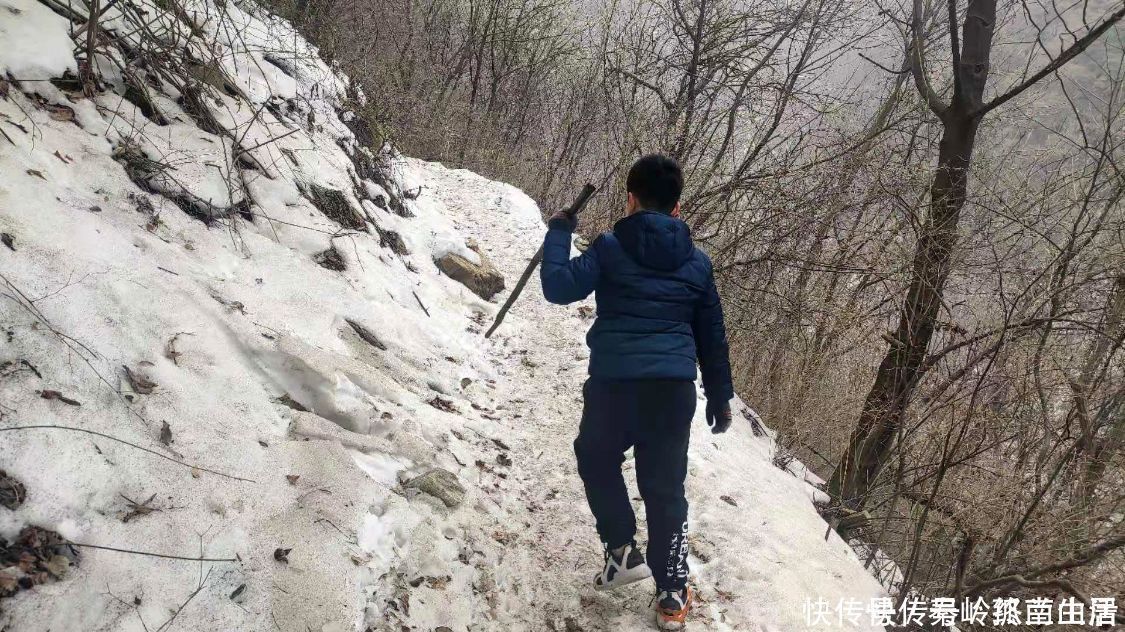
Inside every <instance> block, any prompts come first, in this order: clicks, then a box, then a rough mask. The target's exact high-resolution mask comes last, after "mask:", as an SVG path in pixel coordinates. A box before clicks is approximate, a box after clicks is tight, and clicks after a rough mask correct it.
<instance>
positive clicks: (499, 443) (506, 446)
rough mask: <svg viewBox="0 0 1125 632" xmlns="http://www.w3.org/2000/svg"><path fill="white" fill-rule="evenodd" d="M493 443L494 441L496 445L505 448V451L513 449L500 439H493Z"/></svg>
mask: <svg viewBox="0 0 1125 632" xmlns="http://www.w3.org/2000/svg"><path fill="white" fill-rule="evenodd" d="M492 443H494V444H495V445H496V447H498V448H500V449H501V450H504V451H505V452H508V451H511V448H509V447H508V444H507V443H504V442H503V441H501V440H499V439H493V440H492Z"/></svg>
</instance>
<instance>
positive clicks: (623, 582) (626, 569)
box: [594, 542, 652, 590]
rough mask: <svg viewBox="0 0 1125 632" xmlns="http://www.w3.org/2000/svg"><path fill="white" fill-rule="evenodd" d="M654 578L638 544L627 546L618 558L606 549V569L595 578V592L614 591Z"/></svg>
mask: <svg viewBox="0 0 1125 632" xmlns="http://www.w3.org/2000/svg"><path fill="white" fill-rule="evenodd" d="M649 577H652V571H651V570H649V567H648V564H646V563H645V556H644V555H642V554H641V552H640V551H639V550H638V549H637V543H636V542H632V543H629V544H626V545H625V550H624V551H622V552H621V556H620V557H618V556H616V555H614V554H613V551H610V550H609V549H606V552H605V568H604V569H602V572H601V573H599V574H598V575H597V576H596V577H594V590H614V589H616V588H620V587H622V586H627V585H629V584H632V583H635V582H639V581H641V580H642V579H648V578H649Z"/></svg>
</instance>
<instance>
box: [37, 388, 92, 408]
mask: <svg viewBox="0 0 1125 632" xmlns="http://www.w3.org/2000/svg"><path fill="white" fill-rule="evenodd" d="M39 396H40V397H42V398H43V399H57V400H59V401H60V402H62V403H64V404H69V405H71V406H81V405H82V404H81V403H80V402H78V401H77V400H74V399H71V398H69V397H67V396H66V395H63V394H62V393H60V392H58V391H52V390H42V391H39Z"/></svg>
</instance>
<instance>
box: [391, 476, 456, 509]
mask: <svg viewBox="0 0 1125 632" xmlns="http://www.w3.org/2000/svg"><path fill="white" fill-rule="evenodd" d="M403 487H409V488H412V489H417V490H419V491H422V492H425V493H427V494H429V495H431V496H433V497H434V498H437V499H439V500H441V502H443V503H445V506H446V507H449V508H450V509H452V508H454V507H457V506H458V505H460V504H461V503H462V502H464V500H465V488H464V487H462V486H461V482H460V481H458V480H457V476H456V475H455V474H453V473H452V472H450V471H449V470H445V469H442V468H440V467H435V468H432V469H430V470H429V471H427V472H426V473H425V474H422V475H421V476H417V477H415V478H412V479H410V480H408V481H406V482H405V483H403Z"/></svg>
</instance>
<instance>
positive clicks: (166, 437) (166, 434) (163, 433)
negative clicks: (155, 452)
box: [160, 421, 172, 445]
mask: <svg viewBox="0 0 1125 632" xmlns="http://www.w3.org/2000/svg"><path fill="white" fill-rule="evenodd" d="M162 423H163V425H162V426H160V443H163V444H164V445H172V426H169V425H168V422H167V421H165V422H162Z"/></svg>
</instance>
